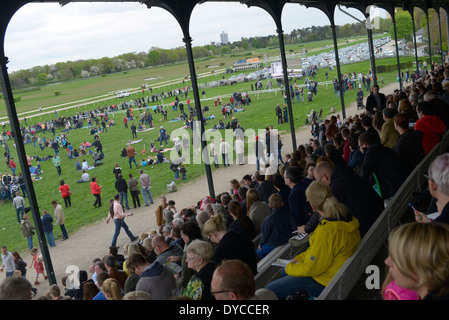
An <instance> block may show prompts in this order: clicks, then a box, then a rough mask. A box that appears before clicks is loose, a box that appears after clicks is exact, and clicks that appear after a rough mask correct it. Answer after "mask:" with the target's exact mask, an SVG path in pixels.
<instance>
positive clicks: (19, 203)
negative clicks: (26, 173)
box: [12, 191, 25, 224]
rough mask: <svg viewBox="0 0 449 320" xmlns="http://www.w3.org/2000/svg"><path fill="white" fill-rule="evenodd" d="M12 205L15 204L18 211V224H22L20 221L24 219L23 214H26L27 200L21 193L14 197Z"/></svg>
mask: <svg viewBox="0 0 449 320" xmlns="http://www.w3.org/2000/svg"><path fill="white" fill-rule="evenodd" d="M12 203H13V204H14V208H15V209H16V214H17V224H20V219H23V214H24V213H25V200H24V199H23V197H21V196H20V192H19V191H17V192H16V196H15V197H14V200H13V201H12ZM19 213H20V217H19Z"/></svg>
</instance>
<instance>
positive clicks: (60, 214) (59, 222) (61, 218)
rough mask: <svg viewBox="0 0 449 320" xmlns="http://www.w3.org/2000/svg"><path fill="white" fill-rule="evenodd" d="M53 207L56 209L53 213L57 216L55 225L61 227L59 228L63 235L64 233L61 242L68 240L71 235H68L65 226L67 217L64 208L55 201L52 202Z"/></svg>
mask: <svg viewBox="0 0 449 320" xmlns="http://www.w3.org/2000/svg"><path fill="white" fill-rule="evenodd" d="M51 205H52V207H53V209H54V211H53V213H54V215H55V220H56V222H55V225H57V226H59V228H60V229H61V233H62V237H61V240H62V241H64V240H67V239H68V238H69V235H68V234H67V230H66V228H65V225H64V220H65V216H64V210H62V206H61V205H60V204H59V203H58V202H57V201H56V200H53V201H52V202H51Z"/></svg>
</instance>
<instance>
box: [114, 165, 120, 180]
mask: <svg viewBox="0 0 449 320" xmlns="http://www.w3.org/2000/svg"><path fill="white" fill-rule="evenodd" d="M112 173H113V174H114V175H115V179H116V180H117V179H118V174H119V173H122V168H120V167H119V165H118V163H116V164H115V165H114V169H113V170H112Z"/></svg>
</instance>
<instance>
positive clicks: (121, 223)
mask: <svg viewBox="0 0 449 320" xmlns="http://www.w3.org/2000/svg"><path fill="white" fill-rule="evenodd" d="M119 198H120V195H119V194H118V193H117V194H116V195H115V196H114V200H111V201H110V202H109V214H108V218H107V219H106V223H109V220H110V219H111V218H112V219H113V220H114V224H115V232H114V236H113V237H112V243H111V247H115V246H116V243H117V237H118V236H119V234H120V230H121V228H123V229H124V230H125V232H126V234H127V236H128V237H129V239H130V240H131V241H134V240H136V239H137V237H135V236H134V235H133V233H132V232H131V231H130V230H129V228H128V225H127V224H126V223H125V217H128V216H132V215H133V213H131V212H127V213H125V212H123V207H122V205H121V204H120V202H119Z"/></svg>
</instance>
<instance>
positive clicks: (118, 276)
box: [104, 255, 128, 290]
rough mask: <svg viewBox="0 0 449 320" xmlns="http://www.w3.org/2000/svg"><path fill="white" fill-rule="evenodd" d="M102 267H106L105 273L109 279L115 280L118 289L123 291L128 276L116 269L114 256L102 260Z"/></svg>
mask: <svg viewBox="0 0 449 320" xmlns="http://www.w3.org/2000/svg"><path fill="white" fill-rule="evenodd" d="M104 265H105V266H106V271H107V272H108V274H109V277H110V278H113V279H115V280H117V283H118V284H119V286H120V289H122V290H123V288H124V287H125V281H126V278H128V275H127V274H126V272H125V271H122V270H118V269H117V260H116V259H115V258H114V256H111V255H107V256H106V257H105V258H104Z"/></svg>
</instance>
